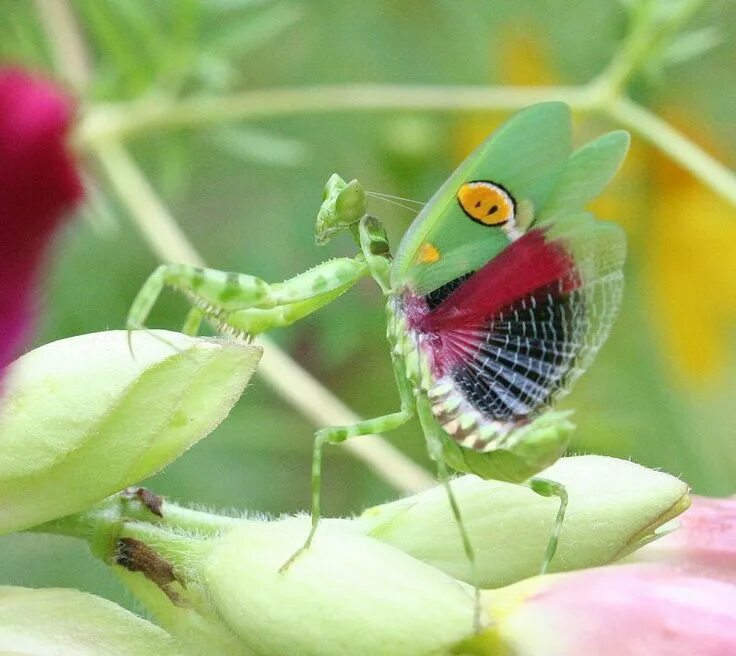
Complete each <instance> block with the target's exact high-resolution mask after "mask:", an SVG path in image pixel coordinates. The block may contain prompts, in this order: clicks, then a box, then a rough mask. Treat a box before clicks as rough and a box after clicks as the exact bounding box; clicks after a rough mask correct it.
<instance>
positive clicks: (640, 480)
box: [356, 456, 689, 588]
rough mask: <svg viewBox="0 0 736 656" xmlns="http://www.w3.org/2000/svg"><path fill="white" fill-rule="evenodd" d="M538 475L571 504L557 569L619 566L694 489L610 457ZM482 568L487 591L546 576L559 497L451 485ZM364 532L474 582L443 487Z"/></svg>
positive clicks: (466, 479)
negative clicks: (564, 493) (561, 487)
mask: <svg viewBox="0 0 736 656" xmlns="http://www.w3.org/2000/svg"><path fill="white" fill-rule="evenodd" d="M540 477H543V478H546V479H551V480H554V481H557V482H559V483H562V484H563V485H565V487H566V488H567V492H568V495H569V505H568V508H567V515H566V516H565V521H564V523H563V526H562V533H561V535H560V540H559V545H558V548H557V554H556V556H555V558H554V560H553V561H552V563H551V566H550V570H551V571H566V570H574V569H582V568H586V567H595V566H599V565H605V564H607V563H611V562H613V561H615V560H618V559H619V558H622V557H623V556H625V555H627V554H629V553H631V552H632V551H634V550H636V549H638V548H639V547H640V546H643V545H644V544H646V543H647V542H649V541H651V540H652V539H654V538H655V537H656V529H657V528H658V527H660V526H662V525H663V524H664V523H666V522H667V521H669V520H670V519H671V518H672V517H674V516H676V515H678V514H679V513H681V512H682V511H683V510H685V509H686V508H687V506H688V504H689V497H688V487H687V485H686V484H685V483H683V482H682V481H680V480H679V479H677V478H675V477H674V476H670V475H668V474H665V473H662V472H657V471H653V470H651V469H647V468H645V467H641V466H640V465H636V464H634V463H632V462H629V461H627V460H618V459H615V458H606V457H602V456H578V457H571V458H564V459H562V460H560V461H559V462H557V463H556V464H555V465H553V466H552V467H550V468H549V469H547V470H545V471H543V472H542V473H541V474H540ZM452 488H453V490H454V492H455V495H456V497H457V501H458V505H459V507H460V511H461V513H462V517H463V521H464V523H465V526H466V528H467V530H468V533H469V536H470V540H471V543H472V545H473V548H474V551H475V556H476V560H477V565H478V574H479V577H480V580H479V584H480V586H481V587H484V588H495V587H499V586H503V585H507V584H509V583H513V582H515V581H519V580H521V579H524V578H527V577H530V576H534V575H535V574H537V573H538V572H539V568H540V566H541V564H542V560H543V557H544V552H545V549H546V546H547V541H548V540H549V537H550V534H551V531H552V527H553V524H554V521H555V517H556V514H557V510H558V508H559V500H558V499H557V498H556V497H551V498H545V497H542V496H539V495H538V494H535V493H534V492H532V491H531V490H530V489H529V488H528V487H525V486H521V485H513V484H509V483H502V482H497V481H484V480H482V479H480V478H477V477H475V476H463V477H460V478H457V479H455V480H453V481H452ZM356 522H357V524H358V526H359V527H360V530H362V531H364V532H366V533H367V534H368V535H371V536H372V537H375V538H378V539H380V540H382V541H384V542H386V543H388V544H390V545H392V546H394V547H397V548H399V549H402V550H403V551H405V552H407V553H408V554H410V555H412V556H414V557H415V558H418V559H419V560H422V561H423V562H426V563H428V564H431V565H434V566H435V567H438V568H440V569H441V570H442V571H444V572H447V573H448V574H450V575H451V576H453V577H455V578H458V579H461V580H464V581H468V582H470V581H472V573H471V570H470V566H469V564H468V560H467V558H466V556H465V553H464V551H463V548H462V543H461V541H460V537H459V533H458V529H457V525H456V523H455V521H454V520H453V517H452V514H451V512H450V507H449V504H448V501H447V496H446V493H445V490H444V489H443V488H442V487H436V488H433V489H431V490H427V491H426V492H422V493H420V494H418V495H415V496H412V497H408V498H406V499H401V500H399V501H395V502H393V503H388V504H384V505H381V506H376V507H375V508H370V509H368V510H366V511H365V512H364V513H363V515H362V516H361V517H360V518H359V519H357V520H356Z"/></svg>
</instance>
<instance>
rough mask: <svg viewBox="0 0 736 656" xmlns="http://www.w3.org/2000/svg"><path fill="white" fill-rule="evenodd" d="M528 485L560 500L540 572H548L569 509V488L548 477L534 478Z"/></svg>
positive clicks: (535, 490)
mask: <svg viewBox="0 0 736 656" xmlns="http://www.w3.org/2000/svg"><path fill="white" fill-rule="evenodd" d="M527 485H528V486H529V487H530V488H531V489H532V490H533V491H534V492H536V493H537V494H539V495H540V496H543V497H557V498H559V500H560V507H559V509H558V510H557V517H556V518H555V525H554V526H553V527H552V533H551V535H550V536H549V541H548V542H547V549H546V551H545V553H544V560H543V561H542V567H541V569H540V572H539V573H540V575H541V574H546V572H547V568H548V567H549V564H550V563H551V562H552V559H553V558H554V557H555V553H556V552H557V543H558V542H559V539H560V531H561V530H562V523H563V521H564V520H565V512H566V511H567V501H568V497H567V489H566V488H565V486H564V485H562V483H558V482H557V481H551V480H549V479H548V478H532V479H530V480H529V481H528V482H527Z"/></svg>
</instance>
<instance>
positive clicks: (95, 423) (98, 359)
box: [0, 331, 261, 533]
mask: <svg viewBox="0 0 736 656" xmlns="http://www.w3.org/2000/svg"><path fill="white" fill-rule="evenodd" d="M132 337H133V340H132V348H133V354H131V352H130V351H129V349H128V344H127V340H126V333H125V332H124V331H111V332H102V333H94V334H90V335H81V336H79V337H72V338H69V339H64V340H61V341H58V342H53V343H51V344H47V345H45V346H42V347H40V348H37V349H35V350H34V351H31V352H30V353H27V354H26V355H24V356H23V357H21V358H19V359H18V360H17V361H16V362H15V363H14V364H13V365H11V367H10V369H9V372H8V376H7V379H6V388H5V394H4V397H3V399H2V401H1V402H0V533H5V532H9V531H15V530H20V529H24V528H28V527H31V526H34V525H36V524H39V523H42V522H45V521H49V520H51V519H55V518H58V517H61V516H63V515H67V514H70V513H74V512H77V511H80V510H83V509H85V508H87V507H88V506H89V505H91V504H92V503H94V502H97V501H100V500H101V499H103V498H104V497H106V496H108V495H110V494H112V493H113V492H117V491H118V490H120V489H122V488H124V487H126V486H127V485H130V484H132V483H135V482H137V481H139V480H141V479H143V478H146V477H147V476H150V475H151V474H153V473H155V472H156V471H158V470H159V469H161V468H162V467H164V466H165V465H167V464H168V463H169V462H171V461H172V460H174V459H176V458H177V457H178V456H179V455H180V454H181V453H183V452H184V451H185V450H186V449H187V448H189V447H190V446H191V445H192V444H194V443H196V442H197V441H198V440H200V439H202V438H203V437H204V436H205V435H207V434H208V433H209V432H210V431H211V430H213V429H214V428H215V426H217V425H218V424H219V423H220V422H221V421H222V420H223V419H224V418H225V416H226V415H227V413H228V412H229V411H230V408H231V407H232V406H233V404H234V403H235V401H236V400H237V399H238V398H239V396H240V394H241V393H242V391H243V388H244V387H245V385H246V384H247V382H248V380H249V379H250V377H251V375H252V374H253V371H254V369H255V367H256V364H257V362H258V360H259V358H260V354H261V350H260V349H259V348H256V347H253V346H249V345H246V344H243V343H240V342H231V341H222V340H211V339H194V338H191V337H187V336H185V335H181V334H179V333H172V332H167V331H151V332H138V333H134V334H133V335H132Z"/></svg>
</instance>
